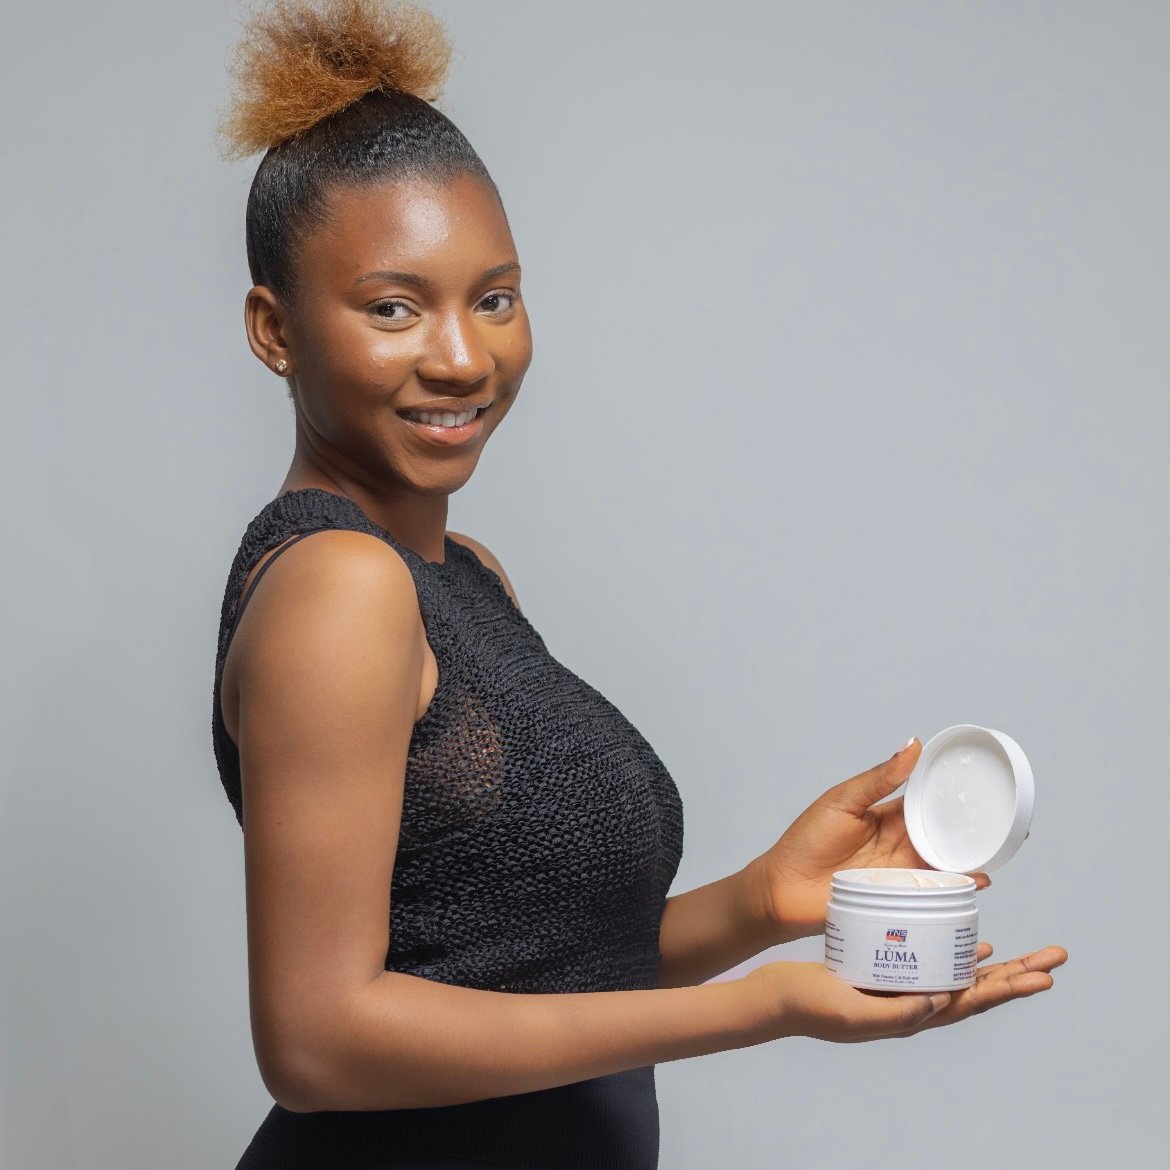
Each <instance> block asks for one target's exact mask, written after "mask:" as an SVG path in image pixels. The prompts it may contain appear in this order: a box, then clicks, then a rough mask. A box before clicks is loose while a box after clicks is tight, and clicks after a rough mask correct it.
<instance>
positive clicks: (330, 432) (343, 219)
mask: <svg viewBox="0 0 1170 1170" xmlns="http://www.w3.org/2000/svg"><path fill="white" fill-rule="evenodd" d="M296 273H297V275H296V280H297V287H296V294H295V297H294V304H293V305H292V306H290V308H289V312H288V315H287V317H286V319H285V339H286V343H287V346H288V361H289V364H290V368H291V389H292V392H293V394H294V397H295V401H296V403H297V405H298V408H299V413H300V415H301V423H300V425H301V428H302V430H303V431H304V436H303V439H302V440H301V441H302V442H303V441H305V440H307V441H308V442H309V443H310V444H311V446H312V448H313V451H312V453H311V456H310V457H311V459H312V462H313V463H314V464H315V465H318V466H319V465H320V463H321V461H322V460H323V461H324V462H325V464H326V466H327V467H331V468H334V469H336V470H338V471H341V472H342V473H344V474H345V475H348V476H352V477H355V478H357V479H358V480H359V481H360V482H363V483H365V484H366V485H367V486H368V487H370V488H371V489H373V490H375V491H376V490H378V489H379V488H385V487H388V486H391V485H394V486H405V487H407V488H408V490H411V491H415V492H418V493H421V494H427V495H431V494H448V493H450V492H453V491H455V490H457V489H458V488H460V487H462V485H463V484H464V483H466V482H467V480H468V478H469V477H470V476H471V473H472V471H474V469H475V465H476V463H477V462H478V460H479V455H480V452H481V451H482V450H483V446H484V443H486V442H487V439H488V436H489V435H490V434H491V433H492V432H493V431H494V430H495V429H496V427H498V426H499V425H500V422H501V421H502V420H503V418H504V415H506V414H507V413H508V410H509V409H510V408H511V405H512V402H513V401H514V399H515V398H516V395H517V393H518V392H519V389H520V383H521V382H522V381H523V379H524V374H525V372H526V371H527V369H528V365H529V363H530V362H531V360H532V335H531V332H530V330H529V324H528V315H527V313H526V312H525V308H524V302H523V301H522V300H520V266H519V262H518V259H517V255H516V246H515V244H514V243H513V241H512V233H511V231H510V230H509V228H508V224H507V221H506V219H505V217H504V212H503V209H502V208H501V207H500V204H499V200H498V198H497V196H496V194H495V193H494V192H493V191H492V190H491V189H490V187H488V186H486V185H485V184H483V183H482V182H480V181H479V180H477V179H475V178H473V177H471V176H460V177H459V178H456V179H454V180H452V181H451V182H449V183H447V184H444V185H441V186H435V185H432V184H430V183H421V182H403V181H396V182H387V183H383V184H379V185H377V186H373V187H367V188H356V189H355V188H341V189H338V190H337V191H335V193H334V194H333V195H332V197H331V199H330V212H329V217H328V222H327V224H326V225H325V226H323V227H322V228H320V229H316V230H313V231H311V232H310V233H309V234H308V236H307V237H306V238H305V239H304V240H303V244H302V247H301V251H300V253H299V255H298V258H297V263H296ZM472 409H475V410H476V411H477V414H476V416H475V418H474V419H473V420H472V421H471V422H470V423H467V424H466V425H463V426H459V427H457V428H454V429H445V428H443V427H442V426H438V425H433V424H435V423H442V422H450V421H451V420H450V418H447V419H445V420H444V419H436V418H432V420H431V423H432V425H428V424H427V423H425V422H421V421H412V420H411V419H409V418H407V417H406V414H407V412H410V413H412V414H414V413H416V412H419V411H427V412H441V413H445V414H448V415H450V414H454V415H456V416H457V418H456V421H459V419H458V416H460V415H464V414H466V413H467V412H468V411H470V410H472Z"/></svg>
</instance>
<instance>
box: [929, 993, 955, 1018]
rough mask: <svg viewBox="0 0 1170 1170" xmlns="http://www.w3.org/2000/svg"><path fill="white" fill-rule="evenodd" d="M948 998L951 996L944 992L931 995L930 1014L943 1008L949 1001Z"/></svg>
mask: <svg viewBox="0 0 1170 1170" xmlns="http://www.w3.org/2000/svg"><path fill="white" fill-rule="evenodd" d="M950 1000H951V997H950V996H949V995H947V994H946V993H945V992H942V993H940V994H939V995H932V996H931V997H930V1009H931V1011H930V1014H931V1015H934V1013H935V1012H941V1011H942V1010H943V1008H945V1007H946V1006H947V1004H948V1003H950Z"/></svg>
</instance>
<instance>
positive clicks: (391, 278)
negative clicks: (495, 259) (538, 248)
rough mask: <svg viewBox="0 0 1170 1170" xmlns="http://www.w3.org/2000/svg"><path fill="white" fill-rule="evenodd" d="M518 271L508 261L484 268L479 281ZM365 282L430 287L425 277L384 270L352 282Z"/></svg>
mask: <svg viewBox="0 0 1170 1170" xmlns="http://www.w3.org/2000/svg"><path fill="white" fill-rule="evenodd" d="M519 271H520V265H519V264H517V263H516V261H515V260H509V261H507V262H506V263H504V264H497V265H496V266H495V267H494V268H485V269H484V270H483V272H481V273H480V274H479V280H480V281H484V280H493V279H495V277H497V276H503V275H504V273H505V272H519ZM367 280H384V281H386V282H388V283H391V284H413V285H414V286H415V287H416V288H430V286H431V285H430V281H429V280H427V278H426V277H425V276H419V275H418V273H417V272H396V271H394V270H392V269H386V268H380V269H378V270H377V271H376V272H365V273H363V274H362V275H361V276H359V277H358V278H357V279H356V280H355V281H354V284H362V283H364V282H365V281H367ZM477 283H478V282H477Z"/></svg>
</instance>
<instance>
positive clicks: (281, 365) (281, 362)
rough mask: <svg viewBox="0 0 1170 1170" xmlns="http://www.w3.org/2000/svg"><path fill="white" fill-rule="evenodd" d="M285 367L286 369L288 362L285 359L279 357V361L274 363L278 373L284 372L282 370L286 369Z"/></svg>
mask: <svg viewBox="0 0 1170 1170" xmlns="http://www.w3.org/2000/svg"><path fill="white" fill-rule="evenodd" d="M287 369H288V362H286V361H285V360H284V358H281V359H280V360H279V361H278V362H277V363H276V372H277V373H278V374H283V373H284V371H285V370H287Z"/></svg>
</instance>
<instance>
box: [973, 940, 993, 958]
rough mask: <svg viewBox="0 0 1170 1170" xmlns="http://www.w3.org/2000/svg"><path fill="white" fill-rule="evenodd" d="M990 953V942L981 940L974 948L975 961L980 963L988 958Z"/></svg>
mask: <svg viewBox="0 0 1170 1170" xmlns="http://www.w3.org/2000/svg"><path fill="white" fill-rule="evenodd" d="M992 954H993V952H992V949H991V943H989V942H981V943H980V944H979V945H978V946H977V947H976V948H975V961H976V962H977V963H982V962H983V960H984V959H990V958H991V956H992Z"/></svg>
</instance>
